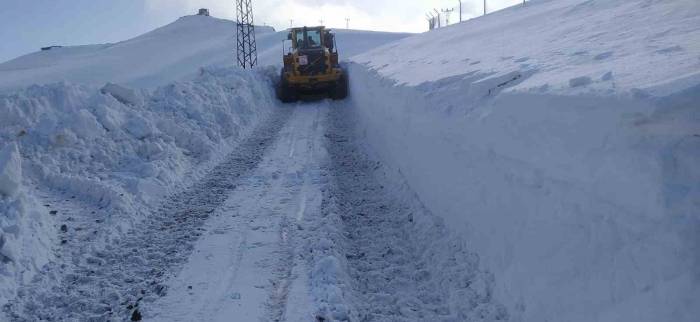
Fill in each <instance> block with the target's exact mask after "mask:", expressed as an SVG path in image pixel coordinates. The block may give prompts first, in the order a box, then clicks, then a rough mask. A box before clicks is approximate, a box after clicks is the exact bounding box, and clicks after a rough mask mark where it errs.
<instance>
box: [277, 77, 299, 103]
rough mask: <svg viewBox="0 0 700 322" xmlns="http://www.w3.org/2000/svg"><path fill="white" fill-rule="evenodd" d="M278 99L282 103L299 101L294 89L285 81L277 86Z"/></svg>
mask: <svg viewBox="0 0 700 322" xmlns="http://www.w3.org/2000/svg"><path fill="white" fill-rule="evenodd" d="M277 98H278V99H279V100H280V101H282V103H293V102H296V101H297V100H298V98H297V93H296V91H295V90H294V88H291V87H289V86H288V85H287V84H286V82H285V81H281V82H280V84H279V85H277Z"/></svg>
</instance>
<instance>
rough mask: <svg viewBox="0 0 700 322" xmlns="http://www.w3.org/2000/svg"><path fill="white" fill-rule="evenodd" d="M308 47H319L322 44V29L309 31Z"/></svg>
mask: <svg viewBox="0 0 700 322" xmlns="http://www.w3.org/2000/svg"><path fill="white" fill-rule="evenodd" d="M306 35H307V40H308V42H307V47H318V46H321V31H319V30H309V31H308V32H307V33H306Z"/></svg>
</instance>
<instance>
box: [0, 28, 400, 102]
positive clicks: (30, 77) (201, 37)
mask: <svg viewBox="0 0 700 322" xmlns="http://www.w3.org/2000/svg"><path fill="white" fill-rule="evenodd" d="M337 34H338V37H337V39H338V43H339V44H341V48H340V50H342V51H341V55H342V56H343V57H345V58H347V57H350V56H353V55H356V54H359V53H362V52H364V51H366V50H368V49H371V48H374V47H377V46H379V45H382V44H385V43H387V42H390V41H393V40H397V39H401V38H405V37H406V36H408V35H409V34H406V33H386V32H369V31H358V30H338V31H337ZM285 39H287V32H286V31H279V32H275V31H273V30H272V28H270V27H263V26H258V27H256V40H257V49H258V56H259V63H260V65H262V66H266V65H281V64H282V57H281V55H282V40H285ZM345 42H349V43H352V44H353V46H344V45H342V44H343V43H345ZM235 43H236V27H235V23H234V22H232V21H229V20H224V19H217V18H214V17H209V16H185V17H182V18H180V19H178V20H177V21H175V22H173V23H171V24H169V25H167V26H164V27H162V28H158V29H156V30H154V31H151V32H148V33H146V34H144V35H141V36H138V37H136V38H133V39H129V40H126V41H122V42H119V43H115V44H102V45H87V46H77V47H62V48H57V49H52V50H49V51H39V52H36V53H33V54H29V55H26V56H22V57H19V58H17V59H13V60H11V61H8V62H5V63H1V64H0V92H2V91H4V92H9V91H13V90H18V89H21V88H23V87H26V86H29V85H33V84H51V83H56V82H62V81H65V82H70V83H73V84H82V85H92V86H103V85H105V83H115V84H120V85H126V86H127V87H128V88H149V89H154V88H156V87H158V86H163V85H167V84H168V83H170V82H173V81H178V80H183V79H187V78H190V79H191V78H194V77H196V76H197V75H198V74H199V69H200V68H201V67H203V66H218V67H223V66H230V65H232V64H233V62H234V61H235V52H236V48H235ZM108 87H111V86H110V85H108ZM112 89H115V88H112ZM117 98H118V97H117ZM118 99H119V98H118Z"/></svg>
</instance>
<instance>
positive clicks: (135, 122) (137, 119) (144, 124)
mask: <svg viewBox="0 0 700 322" xmlns="http://www.w3.org/2000/svg"><path fill="white" fill-rule="evenodd" d="M124 128H125V129H126V131H127V132H129V133H130V134H131V135H133V136H134V137H135V138H137V139H139V140H142V139H145V138H147V137H149V136H151V135H152V134H153V132H154V131H155V129H154V127H153V124H151V122H149V121H148V120H146V119H145V118H143V117H141V116H138V115H134V116H132V117H131V118H129V120H128V121H127V122H126V124H124Z"/></svg>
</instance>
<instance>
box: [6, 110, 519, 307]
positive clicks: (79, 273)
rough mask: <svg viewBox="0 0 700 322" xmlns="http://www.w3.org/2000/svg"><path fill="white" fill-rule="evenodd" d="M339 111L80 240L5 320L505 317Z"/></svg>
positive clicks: (279, 133) (277, 120)
mask: <svg viewBox="0 0 700 322" xmlns="http://www.w3.org/2000/svg"><path fill="white" fill-rule="evenodd" d="M349 109H350V106H348V104H347V103H344V102H330V101H320V102H313V103H309V102H307V103H300V104H298V105H290V106H283V107H279V109H278V110H277V111H275V112H274V113H273V115H272V116H271V117H270V119H269V120H268V121H266V122H263V123H262V124H261V125H260V126H259V127H258V128H257V129H256V130H254V131H253V132H252V134H251V135H250V137H249V138H247V139H245V140H243V141H242V143H241V144H240V145H239V147H238V148H236V149H234V151H233V152H232V153H231V155H230V156H229V157H227V158H226V159H225V160H224V161H223V162H222V163H221V164H219V165H218V166H216V167H214V168H213V169H212V171H211V172H210V173H209V174H208V175H206V176H204V177H203V178H202V179H201V180H200V181H198V182H196V183H194V184H193V185H192V187H191V188H189V189H186V190H185V191H183V192H181V193H177V194H175V195H173V196H171V197H169V198H166V199H165V202H164V204H163V205H162V206H161V207H160V209H159V210H158V211H157V212H155V213H153V214H151V215H150V216H149V217H147V218H146V219H145V221H144V222H143V223H142V224H141V225H137V227H136V228H135V229H133V230H131V231H130V232H129V233H128V234H126V236H125V237H124V238H123V239H122V240H119V241H117V242H115V243H114V244H113V245H107V247H105V248H104V249H100V248H99V247H98V246H97V245H91V244H90V243H91V242H90V239H81V242H82V243H83V245H82V247H78V248H75V251H73V252H72V253H66V254H65V255H64V256H65V258H63V260H59V261H57V263H56V264H52V265H49V266H47V267H46V269H45V270H44V273H43V274H40V275H39V278H37V279H36V280H35V281H34V282H33V283H31V284H30V285H29V286H27V287H24V288H23V289H22V290H21V292H20V296H19V297H18V298H17V299H16V300H15V301H13V302H11V303H10V304H9V305H8V306H6V307H5V312H6V313H7V314H8V316H10V317H12V318H13V320H15V321H34V320H48V321H105V320H109V321H123V320H141V319H143V320H147V321H427V320H430V321H465V320H466V319H469V320H472V319H475V320H489V321H492V320H502V319H505V318H507V313H506V312H505V310H504V309H503V308H502V307H501V306H500V305H498V304H497V303H494V301H493V299H492V298H491V287H492V284H493V281H492V277H491V276H490V275H489V274H487V273H484V272H482V271H480V270H479V269H478V258H477V257H476V256H475V255H473V254H471V253H469V252H468V251H466V249H465V248H464V247H463V245H462V243H461V242H460V241H459V239H456V238H451V237H450V234H449V233H447V230H446V229H445V227H444V225H443V224H442V223H441V221H440V220H439V219H437V218H436V217H434V216H432V214H430V213H429V212H428V211H427V210H425V208H424V207H423V206H422V205H421V203H420V201H419V200H418V199H417V198H416V197H415V195H414V194H413V193H412V192H411V191H410V189H409V188H408V187H407V185H406V184H405V183H403V182H402V179H401V176H400V175H398V176H397V175H396V174H392V172H391V171H390V170H389V169H386V168H385V167H384V166H383V165H382V164H381V163H380V162H378V161H375V160H374V159H373V158H372V157H371V154H368V150H367V149H366V147H365V146H363V144H362V138H361V135H360V134H359V133H356V132H355V131H354V129H355V127H354V123H353V120H354V118H353V116H352V113H349ZM75 211H76V212H79V209H75ZM75 216H76V217H78V218H80V216H79V215H75ZM85 252H89V255H88V256H86V254H85Z"/></svg>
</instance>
